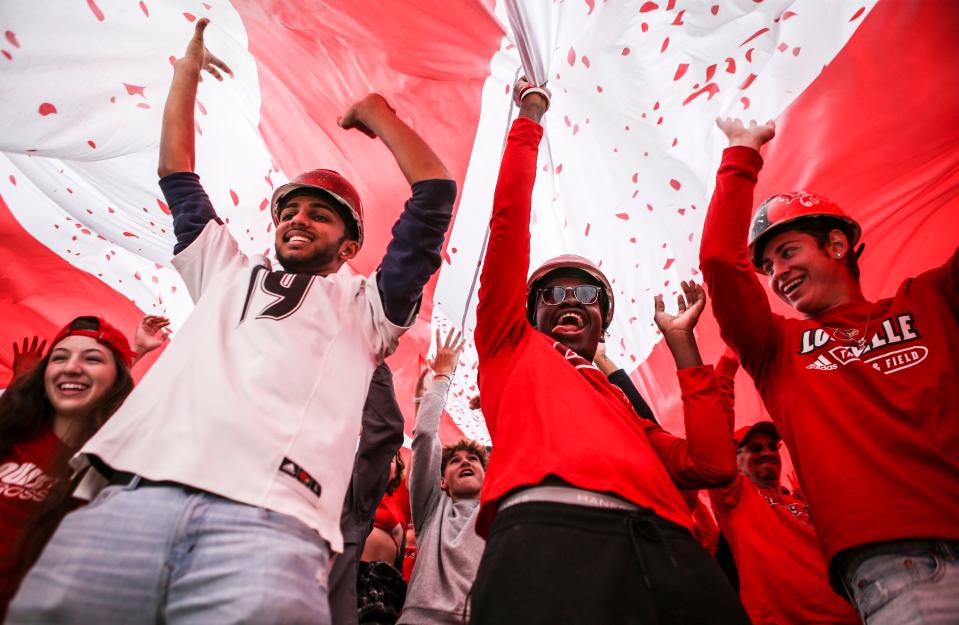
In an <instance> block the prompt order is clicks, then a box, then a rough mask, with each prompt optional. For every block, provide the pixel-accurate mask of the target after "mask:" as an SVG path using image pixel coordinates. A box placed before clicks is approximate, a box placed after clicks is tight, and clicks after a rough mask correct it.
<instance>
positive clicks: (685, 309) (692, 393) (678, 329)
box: [646, 282, 736, 488]
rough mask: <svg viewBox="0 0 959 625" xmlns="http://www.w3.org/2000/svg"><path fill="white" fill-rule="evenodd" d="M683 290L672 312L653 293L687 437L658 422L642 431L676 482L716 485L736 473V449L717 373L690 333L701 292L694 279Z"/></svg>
mask: <svg viewBox="0 0 959 625" xmlns="http://www.w3.org/2000/svg"><path fill="white" fill-rule="evenodd" d="M682 289H683V293H684V296H683V295H680V296H679V297H678V301H677V305H678V308H679V311H678V313H677V314H676V315H670V314H669V313H667V312H666V308H665V305H664V304H663V299H662V296H660V295H657V296H655V298H654V302H655V306H656V313H655V315H654V316H653V320H654V321H655V322H656V325H657V326H658V327H659V330H660V331H661V332H662V333H663V337H664V340H665V341H666V345H667V347H669V351H670V352H671V353H672V355H673V358H674V359H675V361H676V368H677V374H678V376H679V386H680V389H681V390H682V399H683V421H684V423H685V426H686V440H683V439H681V438H678V437H675V436H673V435H671V434H669V433H668V432H666V431H665V430H663V429H662V428H661V427H659V426H650V427H649V428H647V432H646V434H647V437H648V438H649V441H650V443H651V444H652V446H653V449H654V450H655V451H656V453H657V454H658V455H659V457H660V459H661V460H662V461H663V464H665V465H666V469H667V470H668V471H669V473H670V476H671V477H672V478H673V481H674V482H675V483H676V485H677V486H679V487H680V488H706V487H715V486H721V485H725V484H728V483H729V482H730V481H732V480H733V479H734V478H735V476H736V454H735V450H734V448H733V440H732V436H731V435H730V434H729V429H728V426H727V423H726V419H725V415H724V411H723V403H722V397H721V395H720V393H719V387H718V384H717V382H716V374H715V373H714V372H713V368H712V367H710V366H703V362H702V359H701V358H700V356H699V348H698V346H697V345H696V338H695V336H694V335H693V328H694V327H695V326H696V322H697V321H698V320H699V316H700V315H701V314H702V311H703V309H704V308H705V307H706V293H705V291H703V287H702V286H700V285H698V284H696V283H695V282H683V283H682Z"/></svg>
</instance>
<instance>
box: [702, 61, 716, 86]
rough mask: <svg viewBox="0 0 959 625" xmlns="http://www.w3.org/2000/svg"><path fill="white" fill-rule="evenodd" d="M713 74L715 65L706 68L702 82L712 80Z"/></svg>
mask: <svg viewBox="0 0 959 625" xmlns="http://www.w3.org/2000/svg"><path fill="white" fill-rule="evenodd" d="M715 73H716V64H715V63H713V64H712V65H710V66H709V67H707V68H706V80H704V81H703V82H709V81H710V80H712V78H713V75H714V74H715Z"/></svg>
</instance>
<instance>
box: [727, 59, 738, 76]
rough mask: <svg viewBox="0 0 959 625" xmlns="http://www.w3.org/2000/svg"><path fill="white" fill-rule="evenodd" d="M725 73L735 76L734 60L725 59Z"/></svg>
mask: <svg viewBox="0 0 959 625" xmlns="http://www.w3.org/2000/svg"><path fill="white" fill-rule="evenodd" d="M726 73H728V74H735V73H736V59H734V58H733V57H729V58H727V59H726Z"/></svg>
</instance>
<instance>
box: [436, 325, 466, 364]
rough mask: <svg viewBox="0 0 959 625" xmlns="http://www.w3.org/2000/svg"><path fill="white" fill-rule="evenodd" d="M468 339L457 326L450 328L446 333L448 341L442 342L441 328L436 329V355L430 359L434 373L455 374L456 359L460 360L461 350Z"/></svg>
mask: <svg viewBox="0 0 959 625" xmlns="http://www.w3.org/2000/svg"><path fill="white" fill-rule="evenodd" d="M464 343H466V339H464V338H463V333H462V332H459V331H458V330H457V329H456V328H450V331H449V334H447V335H446V341H445V342H443V343H441V342H440V329H439V328H437V329H436V355H435V356H433V359H432V360H430V361H429V365H430V368H431V369H432V370H433V373H438V374H439V373H441V374H444V375H453V372H454V371H456V361H457V360H459V357H460V352H461V351H463V344H464Z"/></svg>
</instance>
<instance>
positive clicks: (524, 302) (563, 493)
mask: <svg viewBox="0 0 959 625" xmlns="http://www.w3.org/2000/svg"><path fill="white" fill-rule="evenodd" d="M516 93H517V99H518V100H519V103H520V113H519V118H518V119H517V120H516V121H515V122H514V124H513V127H512V129H511V131H510V134H509V138H508V140H507V144H506V150H505V152H504V154H503V162H502V166H501V169H500V175H499V180H498V182H497V186H496V193H495V196H494V200H493V216H492V222H491V226H490V238H489V247H488V249H487V252H486V260H485V263H484V267H483V274H482V279H481V287H480V292H479V304H478V308H477V324H476V333H475V340H476V347H477V351H478V354H479V379H480V394H481V396H482V398H483V411H484V414H485V416H486V420H487V425H488V427H489V431H490V436H491V438H492V440H493V446H494V452H493V453H492V454H491V457H490V464H489V467H488V469H487V474H486V481H485V483H484V486H483V491H482V494H481V498H480V513H479V517H478V519H477V524H476V526H477V532H478V533H479V534H480V535H481V536H484V537H486V538H487V543H486V551H485V553H484V556H483V559H482V560H481V562H480V566H479V570H478V571H477V576H476V581H475V583H474V585H473V589H472V593H471V595H472V611H471V619H470V622H471V623H474V624H479V623H482V624H486V623H489V624H493V623H495V624H496V625H509V624H511V623H523V624H524V625H528V624H536V623H544V624H545V623H550V624H552V623H592V624H602V623H611V624H612V623H616V624H624V623H676V624H677V625H678V624H680V623H683V624H694V623H747V622H748V619H747V617H746V615H745V612H744V611H743V609H742V606H741V605H740V604H739V601H738V600H737V598H736V596H735V593H734V592H733V590H732V588H731V587H730V586H729V584H728V583H727V581H726V580H725V579H724V578H723V575H722V573H721V572H720V570H719V568H718V566H717V565H716V564H715V562H714V561H713V560H712V559H711V558H710V557H709V555H708V554H707V553H706V551H705V550H703V548H702V547H700V546H699V545H698V544H697V543H696V541H695V540H694V539H693V537H692V536H691V535H690V533H689V526H690V524H691V520H690V515H689V510H688V508H687V507H686V503H685V502H684V501H683V499H682V497H681V496H680V494H679V491H678V490H677V488H676V486H677V484H678V485H680V486H682V487H687V488H699V487H704V486H706V485H707V484H712V485H719V484H725V483H728V482H729V481H730V480H732V479H733V477H735V465H734V463H733V462H732V461H731V460H732V449H731V447H732V441H731V440H730V437H729V433H728V432H726V431H725V424H722V423H720V424H718V425H720V426H721V427H717V423H716V419H715V418H714V415H715V414H716V412H717V410H718V407H717V406H718V403H719V399H718V391H717V390H716V388H715V381H714V382H713V387H712V389H711V391H712V392H702V391H701V381H702V380H703V378H706V377H709V376H711V375H712V370H711V368H710V367H702V366H690V367H688V368H686V369H683V370H682V371H681V372H680V383H681V385H683V388H684V389H686V388H694V389H696V392H695V393H693V394H692V395H690V396H688V397H685V398H684V399H688V400H689V401H691V402H693V403H694V404H696V405H697V407H698V409H697V410H694V411H693V414H688V415H687V435H688V439H689V442H688V444H687V442H686V441H683V440H682V439H677V438H675V437H672V436H670V435H669V434H667V433H666V432H665V431H663V430H662V428H660V427H659V426H658V425H656V424H655V423H653V422H651V421H647V420H645V419H641V418H640V417H638V416H637V415H636V413H635V412H634V411H633V409H632V407H631V406H630V404H629V401H628V400H627V399H626V397H625V395H624V394H623V393H622V391H620V390H619V389H618V388H616V387H614V386H613V385H612V384H610V383H609V382H608V381H607V379H606V376H604V375H603V374H602V373H601V372H600V371H599V369H597V368H596V367H594V366H593V365H592V364H591V361H592V359H593V357H594V355H595V352H596V346H597V344H598V342H599V338H600V335H601V334H602V332H603V331H604V330H605V328H606V327H607V326H608V325H609V322H610V321H611V319H612V313H613V298H612V289H611V288H609V283H608V282H607V280H606V278H605V276H603V274H602V272H600V271H599V269H598V268H597V267H596V266H595V265H593V264H592V263H591V262H589V261H588V260H586V259H585V258H582V257H578V256H565V257H560V258H559V259H553V260H552V261H548V262H547V263H546V265H544V267H543V268H541V269H540V270H537V271H536V272H534V273H533V276H532V278H531V279H530V281H529V283H527V279H526V274H527V269H528V266H529V253H530V252H529V250H530V247H529V241H530V235H529V220H530V200H531V193H532V189H533V183H534V181H535V177H536V160H537V153H538V145H539V141H540V139H541V137H542V133H543V129H542V127H541V126H540V125H539V123H538V122H539V120H540V119H541V117H542V115H543V113H544V112H545V111H546V109H547V107H548V105H549V100H548V94H547V92H546V91H545V90H543V89H541V88H537V87H531V86H530V85H528V84H527V83H526V82H525V81H519V82H518V83H517V90H516ZM524 308H525V309H526V310H524ZM697 316H698V315H697ZM682 334H684V333H683V332H678V333H677V334H676V337H677V338H679V337H680V336H681V335H682ZM720 421H721V420H720ZM724 444H725V447H724V446H723V445H724ZM585 572H589V574H587V575H584V573H585Z"/></svg>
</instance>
